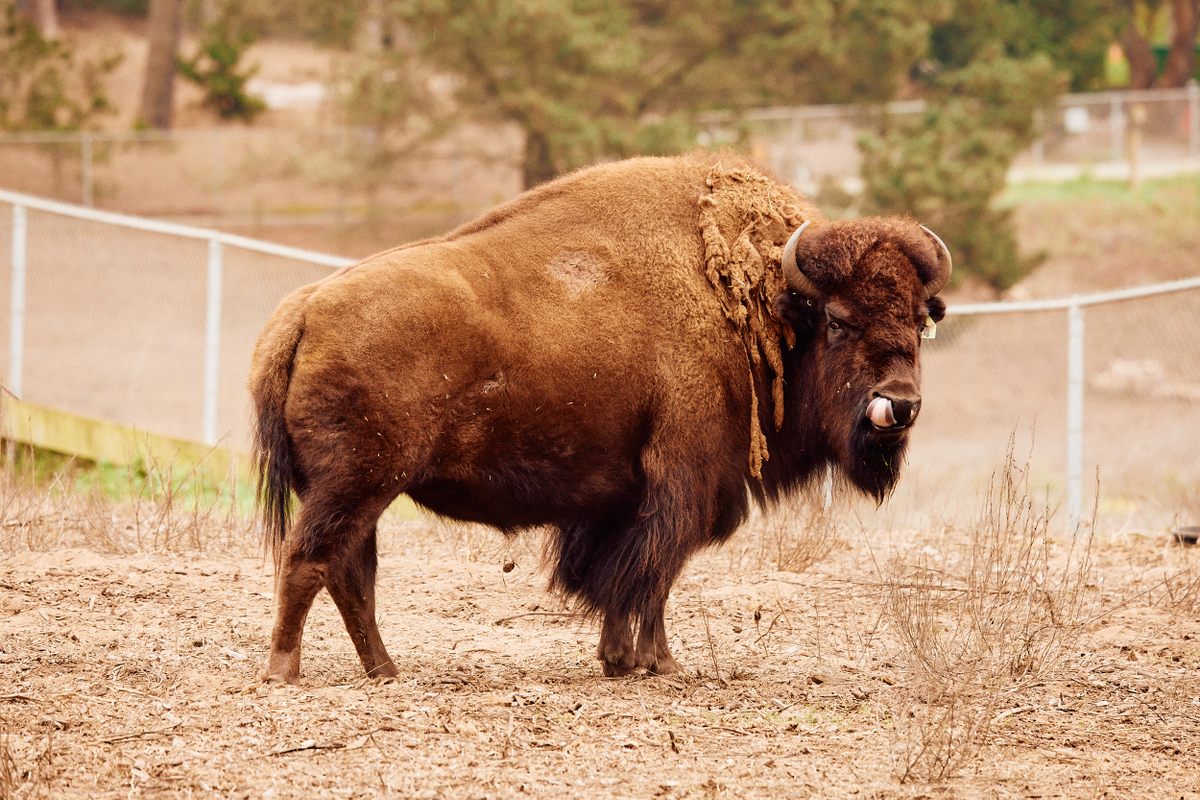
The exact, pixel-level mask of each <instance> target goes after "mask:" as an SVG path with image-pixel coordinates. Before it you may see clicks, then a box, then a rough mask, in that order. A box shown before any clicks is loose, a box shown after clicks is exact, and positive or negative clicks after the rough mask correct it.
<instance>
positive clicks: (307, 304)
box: [250, 155, 940, 681]
mask: <svg viewBox="0 0 1200 800" xmlns="http://www.w3.org/2000/svg"><path fill="white" fill-rule="evenodd" d="M806 219H813V220H816V222H815V224H814V225H813V226H812V231H811V233H806V234H805V235H804V236H803V237H802V239H801V247H800V248H799V249H798V253H799V252H803V260H802V259H800V258H798V259H797V263H798V264H800V265H801V267H802V269H804V270H806V273H807V274H809V277H810V278H811V279H812V280H813V281H814V282H815V283H816V284H817V285H819V286H820V287H821V291H820V292H818V296H801V295H798V294H797V293H796V292H795V291H793V290H791V289H790V288H789V287H788V286H787V284H786V282H785V281H784V278H783V276H782V272H781V270H780V264H779V260H780V253H781V247H782V245H783V244H784V242H785V241H786V240H787V238H788V236H789V235H790V233H791V232H792V231H793V230H794V229H795V228H796V227H797V225H798V224H799V223H800V222H801V221H803V220H806ZM936 263H937V251H936V249H935V248H934V246H933V245H932V244H931V242H930V240H929V238H928V237H927V236H925V235H924V233H923V232H922V231H921V230H920V228H919V227H917V226H916V225H915V224H914V223H911V222H906V221H898V220H892V221H879V220H868V221H862V222H849V223H840V222H839V223H826V222H824V221H823V219H822V218H821V216H820V215H819V213H818V212H817V210H816V209H814V208H812V207H811V206H810V205H808V204H807V203H806V202H805V201H803V200H802V199H801V198H800V197H799V196H797V195H796V194H795V193H794V192H793V191H792V190H791V189H790V188H788V187H786V186H784V185H782V184H779V183H777V182H775V181H773V180H771V179H769V178H767V177H766V176H764V175H763V174H761V173H760V172H758V171H756V170H755V169H753V168H752V167H750V166H749V165H747V164H745V163H741V162H739V161H737V160H736V159H732V158H718V157H714V156H711V155H693V156H688V157H682V158H671V159H635V160H631V161H626V162H620V163H615V164H608V165H603V166H599V167H594V168H591V169H587V170H583V171H580V172H578V173H575V174H572V175H568V176H566V177H564V178H561V179H559V180H557V181H554V182H552V183H549V184H547V185H544V186H542V187H539V188H537V189H534V190H533V191H531V192H528V193H526V194H524V195H522V196H521V197H518V198H517V199H515V200H513V201H512V202H510V203H508V204H506V205H504V206H501V207H500V208H498V209H496V210H495V211H493V212H491V213H489V214H487V215H485V216H484V217H482V218H481V219H479V220H477V221H476V222H473V223H470V224H468V225H465V226H463V227H461V228H459V229H458V230H456V231H453V232H451V233H450V234H448V235H446V236H445V237H442V238H439V239H434V240H429V241H425V242H419V243H416V244H413V245H408V246H405V247H401V248H397V249H395V250H391V251H388V252H385V253H381V254H379V255H377V256H373V257H371V258H369V259H367V260H365V261H363V262H362V263H360V264H358V265H356V266H354V267H351V268H349V269H346V270H342V271H340V272H338V273H336V274H334V275H333V276H331V277H329V278H327V279H325V280H324V281H321V282H319V283H317V284H313V285H311V286H308V287H305V288H303V289H300V290H298V291H297V292H295V293H293V294H292V295H290V296H289V297H288V298H287V299H285V300H284V301H283V303H281V304H280V306H279V308H278V309H277V311H276V312H275V314H274V316H273V317H272V319H271V321H270V322H269V323H268V325H267V327H266V329H265V330H264V332H263V334H262V336H261V337H260V339H259V342H258V345H257V347H256V349H255V355H254V365H253V369H252V373H251V377H250V389H251V393H252V395H253V398H254V402H255V407H256V412H257V420H258V425H257V432H256V440H255V448H256V458H257V464H258V466H259V469H260V475H261V504H262V514H263V516H264V519H265V521H266V527H267V530H268V534H269V537H270V541H271V543H272V546H273V549H274V551H275V553H276V555H277V563H278V565H279V567H278V573H277V575H278V577H277V586H276V598H277V614H276V624H275V628H274V631H273V634H272V644H271V655H270V659H269V663H268V666H267V678H269V679H272V680H282V681H295V680H296V679H297V677H298V675H299V663H300V639H301V634H302V632H303V627H304V619H305V616H306V615H307V612H308V608H309V606H310V605H311V602H312V599H313V597H314V596H315V594H316V593H317V592H318V591H320V590H321V588H327V589H328V591H329V592H330V594H331V595H332V597H333V599H334V601H335V603H336V604H337V606H338V609H339V610H340V612H341V614H342V616H343V619H344V620H345V622H346V626H347V630H348V631H349V633H350V635H351V638H352V639H353V640H354V644H355V647H356V648H357V650H358V653H359V656H360V658H361V660H362V662H363V666H364V668H365V669H366V670H367V672H368V674H373V675H395V674H396V668H395V665H394V664H393V662H392V661H391V659H390V658H389V657H388V655H387V652H386V650H385V649H384V646H383V643H382V641H381V639H380V637H379V632H378V629H377V627H376V624H375V607H374V602H375V601H374V583H375V581H374V577H375V564H376V554H375V524H376V520H377V519H378V517H379V514H380V513H381V512H382V511H383V509H384V508H385V507H386V506H387V505H388V504H389V503H390V502H391V501H392V500H393V499H395V497H396V496H397V495H399V494H400V493H402V492H407V493H408V494H409V495H410V496H411V497H412V498H413V499H414V500H416V501H417V502H418V503H420V504H422V505H424V506H426V507H427V508H430V509H432V510H433V511H434V512H436V513H439V514H443V515H446V516H450V517H454V518H457V519H462V520H470V521H479V522H485V523H489V524H492V525H494V526H496V527H498V528H500V529H501V530H504V531H506V532H515V531H517V530H519V529H521V528H524V527H528V526H535V525H545V526H549V527H550V528H552V530H553V531H554V536H552V537H551V543H550V552H549V557H550V559H551V562H552V564H553V568H554V572H553V577H552V578H551V583H552V586H553V587H554V588H556V589H558V590H561V591H563V592H565V593H566V594H568V595H571V596H574V597H575V598H577V600H578V607H579V608H581V609H582V610H583V611H584V612H587V613H596V614H602V615H603V617H604V624H603V628H602V633H601V642H600V658H601V660H602V661H603V663H604V669H605V672H606V674H610V675H616V674H625V673H628V672H630V671H632V670H634V669H637V668H646V669H650V670H654V671H657V672H671V671H674V670H675V669H677V668H678V665H677V664H676V663H675V661H674V659H673V658H672V657H671V655H670V651H669V649H668V647H667V638H666V630H665V624H664V620H663V612H664V608H665V604H666V600H667V595H668V593H669V591H670V588H671V585H672V583H673V582H674V580H675V578H676V576H677V575H678V574H679V571H680V570H681V569H682V567H683V565H684V563H685V561H686V560H687V558H688V557H689V555H690V554H691V553H693V552H694V551H695V550H696V549H698V548H700V547H703V546H705V545H707V544H710V543H714V542H720V541H722V540H724V539H725V538H726V537H728V536H729V535H730V534H731V533H732V532H733V530H734V529H735V528H736V527H737V526H738V525H739V524H740V523H741V521H742V520H743V519H744V517H745V515H746V513H747V511H748V503H749V499H750V497H751V496H752V497H754V498H756V499H758V500H759V501H765V500H768V499H771V498H774V497H776V496H777V495H778V494H780V493H781V492H785V491H788V490H790V489H792V488H794V487H796V486H798V485H799V484H801V483H803V482H805V481H807V480H809V479H811V478H812V477H813V476H814V475H815V474H817V473H818V472H819V471H820V470H821V469H822V468H823V467H824V466H825V465H826V464H830V463H831V464H833V465H835V467H836V468H837V469H839V470H840V471H841V472H842V473H843V474H844V475H845V476H846V478H847V479H848V480H849V481H850V482H851V483H852V484H853V485H855V486H857V487H858V488H860V489H861V490H863V491H865V492H868V493H870V494H873V495H875V496H877V497H882V496H883V494H886V492H887V491H888V490H890V487H891V486H892V485H893V483H894V481H895V479H896V475H897V470H898V467H899V460H900V456H901V455H902V453H903V446H904V442H905V441H906V433H907V426H905V427H904V428H903V430H900V429H897V430H894V431H887V432H884V433H882V434H881V433H880V432H879V431H877V430H873V429H872V428H871V426H870V424H869V423H866V422H865V421H864V418H863V413H864V408H865V407H866V403H867V402H868V401H869V399H870V397H871V396H872V392H875V393H879V391H880V387H883V389H885V390H887V391H893V392H894V393H897V392H898V394H897V396H899V395H900V394H904V393H907V394H905V396H906V397H908V396H912V397H915V394H916V382H917V378H918V376H917V371H916V363H917V350H916V348H917V344H918V340H917V330H918V327H919V325H920V322H921V320H923V319H924V315H925V314H926V313H929V312H938V311H939V309H940V305H939V302H940V301H936V299H934V300H932V301H929V302H928V303H927V302H926V300H925V294H926V292H925V288H926V287H925V284H926V283H928V281H929V274H930V270H934V269H935V268H936ZM808 264H811V270H810V269H809V266H808ZM809 288H811V287H809ZM831 309H832V311H831ZM835 312H836V315H837V316H838V317H840V318H842V319H844V320H845V321H846V324H847V326H853V329H850V328H849V327H848V328H847V330H846V332H845V335H841V334H838V335H835V334H834V333H833V332H826V329H825V321H826V320H825V315H826V314H827V313H835ZM792 345H794V346H792ZM789 348H790V349H789ZM889 387H890V388H889ZM896 387H899V389H898V390H897V389H896ZM898 402H899V401H898ZM914 408H915V407H914ZM914 415H915V411H914ZM768 455H769V456H770V459H769V461H768V460H767V459H768ZM293 491H294V492H295V494H296V495H297V496H298V498H299V500H300V511H299V515H298V517H297V519H296V520H295V524H294V525H292V524H291V520H290V516H289V508H290V505H289V500H290V495H291V493H292V492H293ZM634 626H636V633H637V636H636V640H635V638H634V633H635V627H634Z"/></svg>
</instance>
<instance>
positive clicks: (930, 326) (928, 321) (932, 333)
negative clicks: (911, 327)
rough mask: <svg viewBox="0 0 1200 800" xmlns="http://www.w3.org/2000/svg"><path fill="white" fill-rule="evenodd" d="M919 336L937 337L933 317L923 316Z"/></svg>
mask: <svg viewBox="0 0 1200 800" xmlns="http://www.w3.org/2000/svg"><path fill="white" fill-rule="evenodd" d="M921 338H922V339H936V338H937V323H936V322H934V321H933V317H925V327H924V328H923V329H922V330H921Z"/></svg>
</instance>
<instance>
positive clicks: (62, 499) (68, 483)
mask: <svg viewBox="0 0 1200 800" xmlns="http://www.w3.org/2000/svg"><path fill="white" fill-rule="evenodd" d="M26 463H27V465H29V466H26V468H25V469H23V470H22V469H19V468H16V467H14V466H13V465H11V464H8V463H6V465H5V468H4V469H3V470H0V551H2V552H8V553H14V552H17V551H18V550H29V551H35V552H36V551H47V550H56V549H60V548H63V547H90V548H95V549H98V550H101V551H104V552H127V553H128V552H178V551H185V550H187V551H213V552H223V551H228V550H231V549H238V548H241V547H244V546H245V545H246V544H247V543H248V542H252V541H253V540H254V537H253V536H252V535H251V529H252V527H253V522H252V520H251V519H250V518H249V517H248V516H247V515H245V514H244V513H242V512H241V511H240V510H239V507H238V502H237V498H238V494H239V489H238V485H237V483H236V480H234V479H233V478H232V477H231V478H230V480H229V481H228V482H227V483H226V484H224V485H215V484H213V483H212V481H210V480H208V479H207V478H205V477H204V475H203V474H202V473H201V471H200V470H198V469H197V468H196V467H194V466H193V467H190V468H182V467H180V466H178V465H176V464H174V463H164V462H159V461H155V460H150V461H147V462H146V463H145V464H142V465H138V466H136V467H135V466H126V467H120V468H112V467H105V468H103V469H104V470H106V471H107V474H106V478H107V482H108V484H109V485H108V486H107V487H101V486H98V485H93V486H91V487H90V488H88V489H86V490H83V491H80V490H79V489H77V488H76V484H77V483H78V478H79V476H80V474H81V473H83V472H85V471H86V470H88V469H94V468H90V467H84V466H82V465H80V464H78V463H76V462H75V461H71V460H68V461H66V462H65V463H64V464H63V465H62V466H60V467H58V468H56V469H55V470H54V471H53V473H52V474H51V475H50V476H49V477H48V478H45V477H38V476H36V475H35V474H34V470H33V467H32V466H31V464H32V459H29V460H27V462H26ZM114 482H115V483H116V484H117V487H116V491H115V492H114V487H113V486H112V484H113V483H114ZM114 494H115V495H116V496H115V497H114V496H113V495H114Z"/></svg>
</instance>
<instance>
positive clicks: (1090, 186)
mask: <svg viewBox="0 0 1200 800" xmlns="http://www.w3.org/2000/svg"><path fill="white" fill-rule="evenodd" d="M1189 194H1190V195H1192V196H1200V175H1179V176H1175V177H1171V178H1156V179H1153V180H1146V181H1143V182H1142V184H1141V186H1140V187H1138V190H1137V191H1131V190H1130V188H1129V184H1128V183H1127V182H1126V181H1114V180H1100V179H1097V178H1089V177H1086V176H1085V177H1082V178H1079V179H1077V180H1072V181H1027V182H1022V183H1014V184H1009V186H1008V187H1007V188H1006V189H1005V190H1004V193H1003V194H1001V195H1000V203H1001V204H1002V205H1005V206H1009V207H1015V206H1020V205H1024V204H1026V203H1071V202H1079V201H1084V200H1105V201H1110V202H1115V203H1122V204H1128V205H1133V206H1140V205H1145V204H1148V203H1157V202H1162V201H1163V200H1164V199H1165V198H1167V197H1171V198H1175V197H1178V196H1180V195H1185V196H1186V195H1189Z"/></svg>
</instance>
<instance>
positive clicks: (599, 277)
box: [546, 250, 608, 300]
mask: <svg viewBox="0 0 1200 800" xmlns="http://www.w3.org/2000/svg"><path fill="white" fill-rule="evenodd" d="M546 271H547V272H549V273H550V277H552V278H554V279H555V280H557V281H559V282H560V283H562V285H563V288H565V289H566V291H567V296H568V297H570V298H571V299H572V300H577V299H579V297H580V296H581V295H583V294H584V293H586V292H589V291H591V290H592V289H595V288H596V287H597V286H600V285H601V284H604V283H607V282H608V273H607V272H606V271H605V268H604V262H602V261H601V260H600V259H598V258H596V257H595V256H593V255H592V254H590V253H583V252H579V251H576V250H567V251H564V252H562V253H559V254H558V255H556V256H555V257H554V258H553V259H551V261H550V263H549V264H547V265H546Z"/></svg>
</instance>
